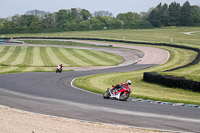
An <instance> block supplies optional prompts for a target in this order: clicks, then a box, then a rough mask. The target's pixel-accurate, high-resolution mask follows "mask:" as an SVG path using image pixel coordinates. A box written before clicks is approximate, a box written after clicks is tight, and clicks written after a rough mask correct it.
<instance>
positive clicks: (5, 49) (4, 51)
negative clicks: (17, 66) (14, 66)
mask: <svg viewBox="0 0 200 133" xmlns="http://www.w3.org/2000/svg"><path fill="white" fill-rule="evenodd" d="M2 48H3V47H2ZM9 49H10V46H7V47H4V48H3V50H2V51H1V53H0V58H2V57H3V56H5V55H6V53H7V52H8V50H9Z"/></svg>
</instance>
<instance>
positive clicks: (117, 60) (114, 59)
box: [95, 51, 124, 64]
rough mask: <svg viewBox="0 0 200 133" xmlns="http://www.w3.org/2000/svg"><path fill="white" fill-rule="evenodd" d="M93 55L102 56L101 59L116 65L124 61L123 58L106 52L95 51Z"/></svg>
mask: <svg viewBox="0 0 200 133" xmlns="http://www.w3.org/2000/svg"><path fill="white" fill-rule="evenodd" d="M95 53H96V54H98V55H100V56H103V58H106V60H109V61H112V62H115V63H117V64H119V63H121V62H123V60H124V59H123V57H121V56H119V55H116V54H114V53H106V52H103V51H96V52H95Z"/></svg>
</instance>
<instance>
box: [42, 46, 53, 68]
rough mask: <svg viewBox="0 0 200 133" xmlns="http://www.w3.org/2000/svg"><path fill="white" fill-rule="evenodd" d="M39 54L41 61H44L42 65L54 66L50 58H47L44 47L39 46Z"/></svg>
mask: <svg viewBox="0 0 200 133" xmlns="http://www.w3.org/2000/svg"><path fill="white" fill-rule="evenodd" d="M40 56H41V59H42V61H43V62H44V66H47V67H52V66H56V64H54V63H53V62H52V60H51V59H50V58H49V55H48V53H47V50H46V48H45V47H40Z"/></svg>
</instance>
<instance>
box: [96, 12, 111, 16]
mask: <svg viewBox="0 0 200 133" xmlns="http://www.w3.org/2000/svg"><path fill="white" fill-rule="evenodd" d="M103 16H107V17H113V14H112V13H111V12H109V11H95V12H94V17H103Z"/></svg>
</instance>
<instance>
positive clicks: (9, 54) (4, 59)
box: [0, 46, 16, 64]
mask: <svg viewBox="0 0 200 133" xmlns="http://www.w3.org/2000/svg"><path fill="white" fill-rule="evenodd" d="M15 48H16V46H14V47H10V48H9V50H8V51H6V52H5V55H4V56H2V57H1V58H0V64H2V62H4V61H6V60H7V59H8V58H9V57H10V56H11V55H12V54H13V52H12V51H14V50H15Z"/></svg>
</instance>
